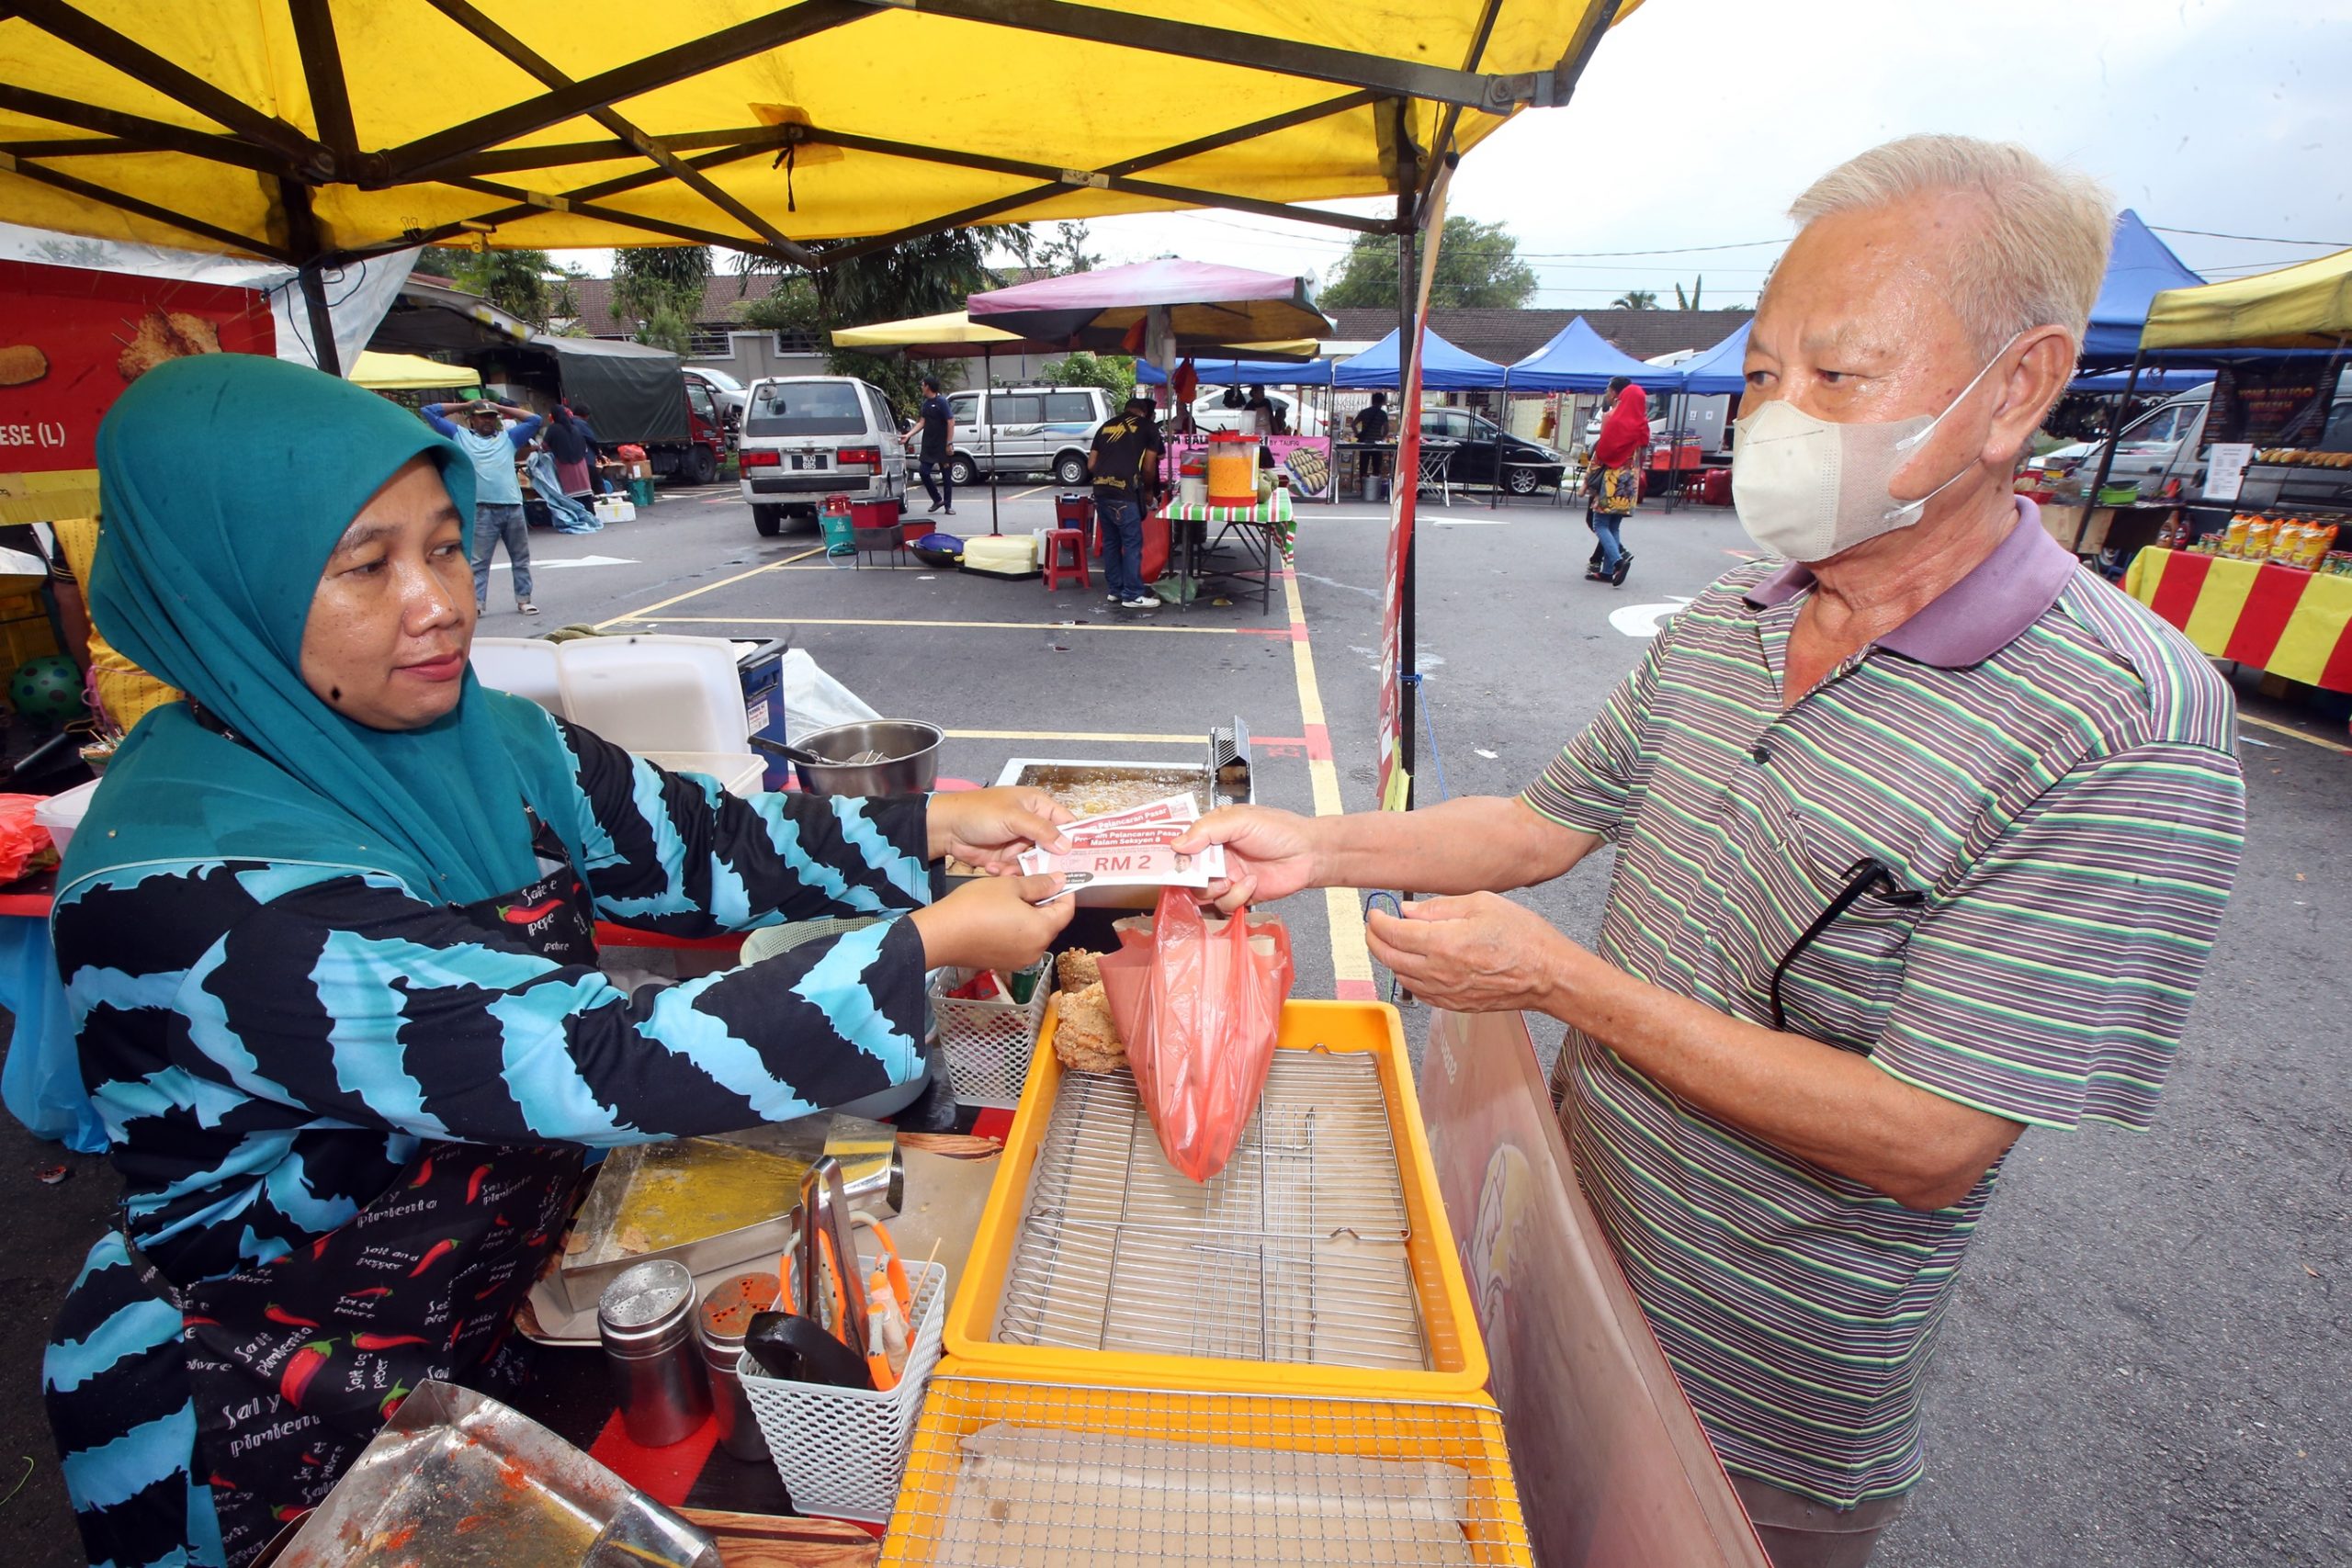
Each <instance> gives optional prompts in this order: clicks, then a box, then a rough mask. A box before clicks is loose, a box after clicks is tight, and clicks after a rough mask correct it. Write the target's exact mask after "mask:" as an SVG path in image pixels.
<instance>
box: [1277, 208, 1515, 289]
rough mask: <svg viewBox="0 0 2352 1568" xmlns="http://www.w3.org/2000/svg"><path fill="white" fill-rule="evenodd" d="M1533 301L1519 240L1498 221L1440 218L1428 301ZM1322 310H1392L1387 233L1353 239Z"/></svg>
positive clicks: (1393, 246) (1393, 273)
mask: <svg viewBox="0 0 2352 1568" xmlns="http://www.w3.org/2000/svg"><path fill="white" fill-rule="evenodd" d="M1534 297H1535V269H1534V268H1533V267H1532V266H1530V265H1527V264H1526V263H1525V262H1523V261H1521V260H1520V259H1519V242H1518V241H1517V240H1515V239H1513V238H1511V235H1510V231H1509V230H1508V229H1505V228H1504V227H1503V226H1502V225H1501V224H1500V223H1481V222H1479V221H1478V220H1476V219H1475V218H1461V217H1454V218H1449V219H1447V220H1445V238H1444V242H1443V243H1442V244H1440V245H1439V246H1438V251H1437V276H1436V277H1435V278H1434V279H1432V280H1431V282H1430V304H1432V305H1445V306H1488V307H1499V308H1501V309H1504V310H1516V309H1517V308H1519V307H1521V306H1522V305H1525V304H1526V303H1527V302H1528V301H1529V300H1530V299H1533V298H1534ZM1321 303H1322V305H1323V306H1324V308H1325V309H1327V310H1338V309H1340V308H1343V307H1351V306H1376V307H1385V309H1388V310H1395V309H1396V308H1397V240H1396V236H1394V235H1392V234H1363V235H1359V236H1358V237H1357V239H1356V242H1355V243H1354V244H1353V245H1351V246H1350V247H1349V248H1348V254H1346V255H1345V256H1343V257H1341V258H1340V265H1338V266H1337V267H1335V268H1334V269H1332V273H1331V276H1330V280H1329V282H1328V283H1326V284H1325V285H1324V287H1323V293H1322V297H1321Z"/></svg>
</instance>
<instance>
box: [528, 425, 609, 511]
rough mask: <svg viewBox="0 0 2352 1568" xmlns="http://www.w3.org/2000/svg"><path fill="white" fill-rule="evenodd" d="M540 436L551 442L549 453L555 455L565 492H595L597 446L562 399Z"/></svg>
mask: <svg viewBox="0 0 2352 1568" xmlns="http://www.w3.org/2000/svg"><path fill="white" fill-rule="evenodd" d="M539 440H540V441H541V442H542V443H543V444H544V445H545V446H547V449H548V457H553V458H554V459H555V477H556V479H557V481H558V482H559V483H560V484H561V485H562V486H563V493H564V494H566V495H568V496H571V497H572V498H573V499H575V500H576V499H578V498H579V497H581V496H583V495H594V493H595V491H596V472H595V468H594V466H593V463H594V457H595V448H594V447H593V446H590V445H589V444H588V434H587V432H586V431H584V430H582V428H581V427H580V425H579V424H578V423H576V422H575V421H574V420H573V419H572V417H571V410H570V409H568V408H566V407H564V406H563V405H562V404H561V403H558V404H556V405H555V412H553V413H551V414H549V415H548V427H547V429H546V430H544V431H542V432H540V434H539Z"/></svg>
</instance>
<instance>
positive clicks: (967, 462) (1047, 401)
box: [947, 387, 1111, 487]
mask: <svg viewBox="0 0 2352 1568" xmlns="http://www.w3.org/2000/svg"><path fill="white" fill-rule="evenodd" d="M947 406H948V407H949V408H951V409H953V410H955V411H956V446H955V449H954V451H953V452H952V453H951V454H950V455H949V458H948V472H949V475H950V476H951V477H952V478H953V479H955V481H956V483H957V484H959V485H970V484H978V482H979V481H980V480H982V479H986V478H987V477H988V476H989V475H990V474H1051V475H1053V476H1054V482H1055V483H1056V484H1057V485H1069V486H1072V487H1075V486H1079V485H1082V484H1084V483H1086V453H1087V449H1088V448H1089V447H1090V446H1092V445H1093V444H1094V432H1095V431H1096V430H1097V429H1098V428H1099V427H1100V426H1101V425H1102V423H1103V421H1104V420H1106V419H1108V418H1110V417H1111V396H1110V394H1109V393H1107V392H1105V391H1104V390H1103V389H1102V388H1100V387H993V388H989V389H978V388H976V389H972V390H970V391H965V392H955V393H951V394H949V396H948V399H947Z"/></svg>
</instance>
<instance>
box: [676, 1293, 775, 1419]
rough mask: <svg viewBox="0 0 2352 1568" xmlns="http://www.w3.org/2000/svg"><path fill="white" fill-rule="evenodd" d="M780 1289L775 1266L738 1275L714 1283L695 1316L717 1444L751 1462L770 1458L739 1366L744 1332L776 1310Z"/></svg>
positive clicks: (697, 1338) (696, 1333)
mask: <svg viewBox="0 0 2352 1568" xmlns="http://www.w3.org/2000/svg"><path fill="white" fill-rule="evenodd" d="M777 1293H778V1292H777V1289H776V1280H775V1271H774V1270H773V1269H766V1270H760V1271H756V1272H753V1273H749V1274H738V1275H736V1276H734V1277H733V1278H732V1279H727V1280H720V1281H719V1282H718V1284H716V1285H713V1286H712V1287H711V1288H710V1293H709V1294H708V1295H707V1296H705V1297H704V1298H703V1302H702V1311H701V1312H700V1313H699V1314H697V1315H696V1317H695V1338H696V1340H697V1341H698V1342H699V1344H700V1346H701V1349H702V1363H703V1371H705V1372H706V1373H707V1374H708V1375H709V1378H710V1408H711V1414H712V1415H713V1416H717V1417H718V1441H719V1446H720V1447H722V1448H724V1449H725V1450H727V1451H728V1452H729V1454H731V1455H733V1456H734V1457H735V1458H737V1459H740V1460H741V1461H744V1462H745V1463H747V1464H765V1463H766V1462H767V1461H768V1442H767V1437H766V1435H765V1434H764V1433H763V1432H762V1431H761V1430H760V1418H759V1416H758V1414H757V1412H755V1411H753V1410H752V1399H751V1396H750V1395H749V1394H747V1393H744V1392H743V1380H742V1378H741V1376H740V1375H738V1373H737V1371H736V1365H737V1363H738V1362H740V1361H741V1360H742V1359H743V1336H744V1335H745V1334H746V1333H748V1332H749V1331H750V1329H751V1326H752V1317H753V1316H755V1315H756V1314H760V1313H763V1312H774V1311H775V1310H776V1296H777Z"/></svg>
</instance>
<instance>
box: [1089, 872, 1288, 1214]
mask: <svg viewBox="0 0 2352 1568" xmlns="http://www.w3.org/2000/svg"><path fill="white" fill-rule="evenodd" d="M1113 929H1114V930H1115V931H1117V932H1118V933H1119V943H1120V945H1119V951H1118V952H1116V953H1104V954H1103V958H1102V960H1101V964H1100V967H1101V969H1102V973H1103V992H1104V994H1105V995H1106V996H1107V998H1109V1001H1110V1003H1111V1017H1112V1019H1113V1021H1114V1022H1115V1023H1116V1024H1117V1025H1118V1030H1119V1037H1120V1038H1121V1039H1123V1040H1125V1042H1126V1047H1127V1066H1128V1067H1129V1068H1130V1069H1131V1070H1132V1071H1133V1072H1134V1073H1135V1076H1136V1093H1137V1094H1138V1095H1139V1096H1140V1097H1141V1098H1142V1100H1143V1104H1144V1109H1145V1110H1146V1111H1148V1112H1149V1113H1150V1115H1151V1125H1152V1130H1153V1131H1154V1132H1156V1133H1158V1134H1159V1146H1160V1149H1161V1150H1162V1151H1163V1152H1164V1153H1166V1155H1167V1156H1168V1161H1169V1163H1170V1165H1173V1166H1174V1167H1175V1168H1177V1169H1178V1170H1181V1171H1182V1172H1183V1173H1184V1174H1185V1175H1186V1176H1188V1177H1190V1178H1192V1179H1193V1180H1194V1181H1206V1180H1208V1179H1210V1178H1211V1177H1214V1176H1215V1175H1216V1173H1217V1172H1219V1171H1221V1170H1223V1169H1224V1168H1225V1162H1226V1161H1227V1160H1228V1159H1231V1158H1232V1157H1233V1150H1234V1147H1235V1145H1238V1144H1239V1143H1240V1141H1241V1134H1242V1133H1243V1131H1244V1130H1245V1129H1247V1128H1248V1127H1249V1125H1250V1117H1251V1116H1252V1115H1254V1114H1255V1113H1256V1111H1257V1110H1258V1097H1259V1096H1260V1095H1261V1094H1262V1093H1264V1092H1265V1089H1266V1075H1267V1073H1268V1072H1270V1071H1272V1068H1273V1065H1274V1039H1275V1036H1276V1034H1277V1033H1278V1032H1280V1029H1281V1026H1282V1011H1283V1002H1284V1001H1285V1000H1287V999H1288V998H1289V996H1290V986H1291V977H1292V973H1293V970H1292V964H1291V955H1290V932H1289V931H1288V930H1287V929H1286V928H1285V927H1284V926H1283V923H1282V921H1280V920H1278V919H1274V918H1273V917H1272V916H1261V917H1252V918H1250V919H1246V920H1245V919H1242V918H1241V917H1240V916H1238V915H1237V916H1235V917H1234V918H1233V919H1229V920H1218V919H1210V918H1208V917H1207V916H1205V915H1204V914H1203V913H1202V911H1201V908H1200V906H1199V905H1198V904H1196V903H1194V902H1193V897H1192V895H1191V894H1189V893H1187V892H1186V891H1185V890H1184V889H1182V888H1181V887H1170V888H1167V889H1165V890H1163V891H1162V892H1161V894H1160V895H1159V908H1158V909H1156V910H1155V911H1154V912H1153V915H1152V918H1151V919H1130V920H1121V921H1119V922H1118V923H1117V925H1115V926H1114V928H1113Z"/></svg>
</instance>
